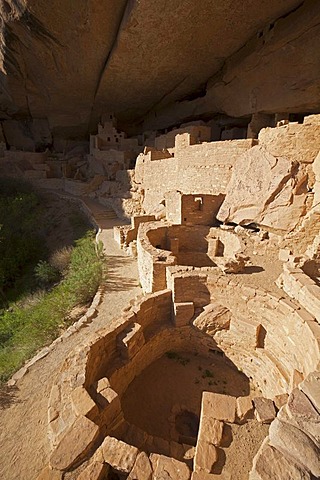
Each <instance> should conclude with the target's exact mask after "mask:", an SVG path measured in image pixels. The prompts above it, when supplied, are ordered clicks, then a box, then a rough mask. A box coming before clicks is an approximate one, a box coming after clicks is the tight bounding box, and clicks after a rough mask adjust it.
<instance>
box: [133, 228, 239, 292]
mask: <svg viewBox="0 0 320 480" xmlns="http://www.w3.org/2000/svg"><path fill="white" fill-rule="evenodd" d="M241 249H242V245H241V241H240V240H239V238H238V237H237V235H236V234H234V233H232V232H228V231H225V230H222V229H218V228H211V227H209V226H204V225H197V227H196V228H195V227H193V226H187V225H171V224H170V223H166V222H154V223H152V222H150V223H146V224H145V225H141V226H140V229H139V231H138V237H137V253H138V269H139V278H140V282H141V285H142V288H143V291H144V292H148V293H150V292H156V291H157V290H163V289H164V288H166V268H167V267H168V266H170V265H193V266H195V267H201V266H212V267H216V266H217V264H218V265H220V267H221V268H223V266H224V265H225V263H226V262H227V261H228V259H236V255H237V254H238V253H240V252H241Z"/></svg>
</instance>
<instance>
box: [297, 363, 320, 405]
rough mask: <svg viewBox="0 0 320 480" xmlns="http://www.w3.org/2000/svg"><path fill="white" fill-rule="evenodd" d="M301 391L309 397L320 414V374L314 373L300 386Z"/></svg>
mask: <svg viewBox="0 0 320 480" xmlns="http://www.w3.org/2000/svg"><path fill="white" fill-rule="evenodd" d="M299 389H300V390H302V391H303V393H305V394H306V395H307V397H308V398H309V399H310V400H311V402H312V404H313V405H314V407H315V408H316V409H317V410H318V412H319V413H320V372H312V373H310V374H309V375H308V376H307V378H306V379H305V380H304V381H303V382H302V383H301V384H300V385H299Z"/></svg>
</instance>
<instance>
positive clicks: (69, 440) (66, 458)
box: [50, 416, 99, 471]
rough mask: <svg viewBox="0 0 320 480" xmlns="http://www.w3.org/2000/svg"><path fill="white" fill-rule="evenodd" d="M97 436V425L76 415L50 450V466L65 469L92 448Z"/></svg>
mask: <svg viewBox="0 0 320 480" xmlns="http://www.w3.org/2000/svg"><path fill="white" fill-rule="evenodd" d="M98 436H99V427H98V425H96V424H95V423H93V422H91V420H89V419H88V418H86V417H84V416H80V417H78V418H77V419H76V420H75V422H74V423H73V425H71V427H70V428H69V430H68V431H67V433H66V434H65V435H64V436H63V438H62V439H61V440H60V442H59V443H58V445H57V447H56V449H55V450H54V451H53V452H52V455H51V457H50V465H51V467H52V468H53V469H56V470H62V471H64V470H67V469H68V468H70V467H71V466H72V465H74V464H76V463H77V462H78V461H79V460H80V459H81V458H83V457H85V456H86V455H87V454H88V453H89V452H90V451H91V449H93V447H94V445H95V442H96V441H97V439H98Z"/></svg>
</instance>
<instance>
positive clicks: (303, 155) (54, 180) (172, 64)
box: [0, 0, 320, 480]
mask: <svg viewBox="0 0 320 480" xmlns="http://www.w3.org/2000/svg"><path fill="white" fill-rule="evenodd" d="M170 4H171V5H169V4H167V2H163V1H159V2H150V1H148V0H140V1H134V0H133V1H129V2H125V1H122V0H121V1H118V0H117V1H116V0H107V1H106V2H99V1H97V0H90V1H89V2H85V1H82V0H81V1H79V2H73V1H71V2H66V3H65V4H64V3H63V2H57V1H54V2H53V3H52V11H51V12H49V11H48V8H47V7H48V6H47V5H46V4H45V2H43V1H39V0H38V1H37V2H36V1H34V0H7V1H5V0H3V1H1V2H0V5H1V7H0V8H1V18H2V23H1V39H0V41H1V62H2V67H1V74H0V75H1V81H0V85H1V94H0V104H1V108H0V125H1V128H0V176H1V177H5V178H7V179H20V180H24V181H27V182H28V183H29V184H31V185H32V187H33V188H34V189H36V190H37V191H40V192H49V193H50V194H52V195H54V196H56V197H57V198H59V199H60V201H63V202H69V203H70V202H71V203H72V204H73V205H75V206H76V208H77V209H78V210H81V211H82V212H83V213H84V214H85V215H86V216H87V217H88V218H89V220H90V222H91V224H92V225H93V226H94V228H95V230H96V243H97V246H96V248H97V251H98V250H99V248H100V249H103V252H104V260H103V262H104V265H105V270H106V274H105V276H106V278H105V279H104V280H103V281H102V284H101V285H100V287H99V289H98V291H97V293H96V294H95V296H94V297H93V300H92V302H91V304H90V305H87V306H86V310H85V311H84V312H82V316H81V317H80V318H77V321H76V322H75V323H73V324H72V325H71V326H70V327H69V328H68V329H66V330H65V331H61V332H60V333H61V335H60V336H59V337H58V338H56V340H54V342H53V343H52V344H49V345H45V346H44V347H43V349H42V350H40V351H39V352H37V354H36V356H35V357H33V358H31V359H29V360H28V362H27V363H26V364H24V365H23V366H22V368H21V369H20V370H18V371H17V372H16V373H15V374H14V375H13V377H12V378H11V379H9V381H8V382H7V384H6V386H5V387H2V388H6V389H9V390H8V391H9V392H10V391H11V392H12V395H13V400H12V401H10V402H9V404H8V405H5V406H3V405H1V398H2V397H0V407H1V410H0V427H1V434H0V457H2V458H0V477H1V479H3V480H9V479H10V480H12V479H14V480H125V479H126V480H214V479H221V480H245V479H248V480H315V479H318V478H320V80H319V79H320V77H319V72H320V54H319V48H318V46H319V40H320V4H319V2H317V1H312V0H305V1H296V0H290V1H286V2H284V1H279V0H277V1H275V0H269V1H268V2H265V1H261V2H250V1H244V2H240V1H235V2H210V1H209V0H208V1H207V0H203V2H202V1H201V2H194V1H192V0H187V1H186V2H179V1H175V0H173V2H170ZM157 52H158V53H157ZM99 245H100V247H99ZM0 261H1V260H0ZM0 346H1V345H0ZM10 389H11V390H10ZM15 398H16V400H15ZM20 430H23V432H21V436H20Z"/></svg>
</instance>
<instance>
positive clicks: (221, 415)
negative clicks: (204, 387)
mask: <svg viewBox="0 0 320 480" xmlns="http://www.w3.org/2000/svg"><path fill="white" fill-rule="evenodd" d="M201 409H202V411H203V412H210V413H211V416H212V417H214V418H216V419H217V420H222V421H224V422H230V423H234V421H235V419H236V399H235V397H231V396H229V395H222V394H220V393H212V392H203V394H202V406H201Z"/></svg>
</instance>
